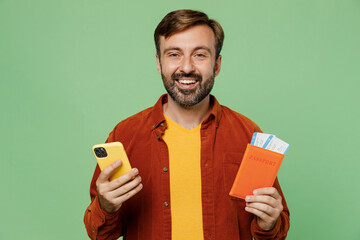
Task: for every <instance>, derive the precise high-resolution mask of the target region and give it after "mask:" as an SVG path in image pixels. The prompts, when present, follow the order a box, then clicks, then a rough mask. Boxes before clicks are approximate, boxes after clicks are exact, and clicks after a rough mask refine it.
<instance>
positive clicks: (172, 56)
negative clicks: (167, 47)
mask: <svg viewBox="0 0 360 240" xmlns="http://www.w3.org/2000/svg"><path fill="white" fill-rule="evenodd" d="M168 56H169V57H171V58H177V57H179V54H178V53H169V54H168Z"/></svg>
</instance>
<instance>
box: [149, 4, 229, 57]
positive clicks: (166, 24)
mask: <svg viewBox="0 0 360 240" xmlns="http://www.w3.org/2000/svg"><path fill="white" fill-rule="evenodd" d="M202 24H203V25H207V26H209V27H210V28H211V30H212V31H213V32H214V35H215V51H216V57H215V59H217V58H218V57H219V55H220V51H221V48H222V45H223V41H224V31H223V29H222V27H221V26H220V24H219V23H218V22H217V21H215V20H213V19H209V17H208V16H207V15H206V14H205V13H203V12H200V11H195V10H190V9H182V10H177V11H173V12H170V13H168V14H167V15H166V16H165V17H164V18H163V19H162V20H161V22H160V23H159V24H158V26H157V27H156V29H155V32H154V40H155V46H156V53H157V55H158V56H159V57H160V36H164V37H165V38H168V37H170V36H171V35H172V34H174V33H177V32H180V31H183V30H186V29H188V28H190V27H193V26H196V25H202Z"/></svg>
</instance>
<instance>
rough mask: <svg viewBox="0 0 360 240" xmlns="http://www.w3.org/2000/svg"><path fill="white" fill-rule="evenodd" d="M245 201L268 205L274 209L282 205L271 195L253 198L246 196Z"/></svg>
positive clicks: (253, 196) (254, 196)
mask: <svg viewBox="0 0 360 240" xmlns="http://www.w3.org/2000/svg"><path fill="white" fill-rule="evenodd" d="M245 201H246V202H247V203H254V202H257V203H265V204H267V205H270V206H272V207H277V206H278V205H279V204H280V201H279V200H277V199H275V198H273V197H272V196H269V195H252V196H246V198H245Z"/></svg>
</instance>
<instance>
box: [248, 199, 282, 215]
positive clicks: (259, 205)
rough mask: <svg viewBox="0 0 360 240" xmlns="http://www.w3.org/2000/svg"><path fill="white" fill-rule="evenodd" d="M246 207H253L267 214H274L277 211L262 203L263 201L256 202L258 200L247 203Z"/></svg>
mask: <svg viewBox="0 0 360 240" xmlns="http://www.w3.org/2000/svg"><path fill="white" fill-rule="evenodd" d="M246 207H249V208H253V209H256V210H258V211H261V212H263V213H265V214H266V215H268V216H275V215H276V213H277V211H276V209H275V208H273V207H272V206H270V205H267V204H264V203H258V202H256V203H247V204H246Z"/></svg>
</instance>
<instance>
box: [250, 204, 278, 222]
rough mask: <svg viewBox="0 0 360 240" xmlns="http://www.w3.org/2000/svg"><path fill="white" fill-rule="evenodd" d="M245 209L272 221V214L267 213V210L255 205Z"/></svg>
mask: <svg viewBox="0 0 360 240" xmlns="http://www.w3.org/2000/svg"><path fill="white" fill-rule="evenodd" d="M245 211H247V212H249V213H252V214H254V215H255V216H257V217H259V218H261V219H262V220H264V221H266V222H268V221H271V219H272V218H271V217H270V215H268V214H266V213H265V212H263V211H261V210H259V209H257V208H253V207H245Z"/></svg>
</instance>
